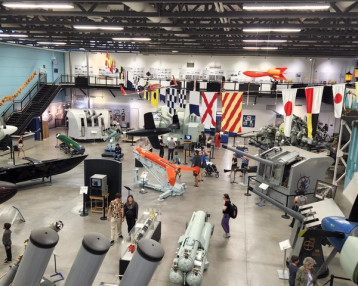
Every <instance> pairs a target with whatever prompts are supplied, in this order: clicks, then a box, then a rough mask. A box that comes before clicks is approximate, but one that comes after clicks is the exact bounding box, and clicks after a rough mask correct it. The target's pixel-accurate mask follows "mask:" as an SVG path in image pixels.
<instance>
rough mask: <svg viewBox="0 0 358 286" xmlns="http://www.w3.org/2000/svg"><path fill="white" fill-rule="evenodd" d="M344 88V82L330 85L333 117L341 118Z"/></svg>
mask: <svg viewBox="0 0 358 286" xmlns="http://www.w3.org/2000/svg"><path fill="white" fill-rule="evenodd" d="M345 90H346V84H345V83H341V84H334V85H332V94H333V102H334V117H335V118H341V116H342V109H343V98H344V92H345Z"/></svg>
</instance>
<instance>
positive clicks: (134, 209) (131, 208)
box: [124, 195, 139, 233]
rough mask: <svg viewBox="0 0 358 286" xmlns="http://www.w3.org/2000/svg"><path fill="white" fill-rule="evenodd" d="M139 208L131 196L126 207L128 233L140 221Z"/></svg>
mask: <svg viewBox="0 0 358 286" xmlns="http://www.w3.org/2000/svg"><path fill="white" fill-rule="evenodd" d="M138 208H139V207H138V204H137V203H136V202H135V201H134V199H133V196H132V195H129V196H128V197H127V202H126V204H125V205H124V216H125V218H126V221H127V225H128V233H129V232H130V231H131V229H132V228H133V227H134V225H135V223H136V221H137V220H138Z"/></svg>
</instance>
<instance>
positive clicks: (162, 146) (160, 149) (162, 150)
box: [159, 135, 164, 158]
mask: <svg viewBox="0 0 358 286" xmlns="http://www.w3.org/2000/svg"><path fill="white" fill-rule="evenodd" d="M159 145H160V148H159V157H162V158H163V157H164V143H163V135H162V136H160V140H159Z"/></svg>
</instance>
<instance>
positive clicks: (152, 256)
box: [120, 238, 165, 286]
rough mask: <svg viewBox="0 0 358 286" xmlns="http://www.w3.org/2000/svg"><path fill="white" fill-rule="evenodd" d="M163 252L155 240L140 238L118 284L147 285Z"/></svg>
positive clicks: (121, 285)
mask: <svg viewBox="0 0 358 286" xmlns="http://www.w3.org/2000/svg"><path fill="white" fill-rule="evenodd" d="M164 254H165V252H164V249H163V247H162V246H161V245H160V244H159V243H158V242H156V241H155V240H152V239H148V238H144V239H141V240H140V241H139V242H138V246H137V250H136V251H135V252H134V255H133V258H132V260H131V262H130V263H129V265H128V267H127V270H126V272H125V273H124V275H123V278H122V280H121V284H120V286H147V285H148V284H149V282H150V280H151V279H152V276H153V274H154V271H155V270H156V269H157V266H158V264H159V262H160V261H161V260H162V259H163V257H164Z"/></svg>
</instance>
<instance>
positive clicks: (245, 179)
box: [240, 172, 249, 186]
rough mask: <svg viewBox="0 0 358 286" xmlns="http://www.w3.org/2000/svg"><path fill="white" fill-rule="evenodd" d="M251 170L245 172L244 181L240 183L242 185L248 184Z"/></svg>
mask: <svg viewBox="0 0 358 286" xmlns="http://www.w3.org/2000/svg"><path fill="white" fill-rule="evenodd" d="M248 178H249V172H246V173H245V174H244V181H243V182H241V183H240V185H241V186H247V185H248V184H249V179H248Z"/></svg>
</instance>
